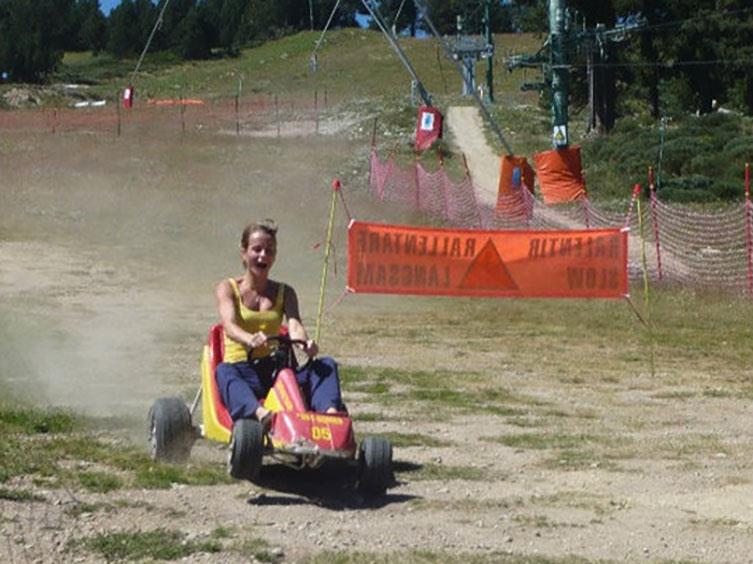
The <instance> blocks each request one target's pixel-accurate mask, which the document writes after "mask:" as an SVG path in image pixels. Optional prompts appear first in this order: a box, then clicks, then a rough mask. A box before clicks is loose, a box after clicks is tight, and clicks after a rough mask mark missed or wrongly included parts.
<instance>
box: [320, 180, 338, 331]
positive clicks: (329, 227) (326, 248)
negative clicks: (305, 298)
mask: <svg viewBox="0 0 753 564" xmlns="http://www.w3.org/2000/svg"><path fill="white" fill-rule="evenodd" d="M339 191H340V181H339V180H338V179H337V178H335V180H333V181H332V200H331V202H330V206H329V223H328V224H327V241H326V243H325V246H324V266H323V267H322V283H321V285H320V287H319V306H318V307H317V310H316V330H315V331H314V341H316V342H317V343H318V342H319V335H320V333H321V328H322V313H323V311H324V291H325V289H326V287H327V270H328V269H329V253H330V249H331V248H332V228H333V226H334V223H335V204H336V203H337V193H338V192H339Z"/></svg>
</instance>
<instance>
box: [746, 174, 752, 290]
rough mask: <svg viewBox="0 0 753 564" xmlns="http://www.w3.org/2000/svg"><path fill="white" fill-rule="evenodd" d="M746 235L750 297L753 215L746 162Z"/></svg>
mask: <svg viewBox="0 0 753 564" xmlns="http://www.w3.org/2000/svg"><path fill="white" fill-rule="evenodd" d="M745 236H746V246H747V247H748V297H753V217H751V209H750V163H745Z"/></svg>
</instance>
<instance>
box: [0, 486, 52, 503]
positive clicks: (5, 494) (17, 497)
mask: <svg viewBox="0 0 753 564" xmlns="http://www.w3.org/2000/svg"><path fill="white" fill-rule="evenodd" d="M0 499H4V500H6V501H46V498H45V497H44V496H43V495H40V494H37V493H34V492H30V491H29V490H16V489H9V488H0Z"/></svg>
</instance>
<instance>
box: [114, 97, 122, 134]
mask: <svg viewBox="0 0 753 564" xmlns="http://www.w3.org/2000/svg"><path fill="white" fill-rule="evenodd" d="M115 113H116V114H117V116H118V123H117V133H118V137H120V130H121V116H120V92H116V93H115Z"/></svg>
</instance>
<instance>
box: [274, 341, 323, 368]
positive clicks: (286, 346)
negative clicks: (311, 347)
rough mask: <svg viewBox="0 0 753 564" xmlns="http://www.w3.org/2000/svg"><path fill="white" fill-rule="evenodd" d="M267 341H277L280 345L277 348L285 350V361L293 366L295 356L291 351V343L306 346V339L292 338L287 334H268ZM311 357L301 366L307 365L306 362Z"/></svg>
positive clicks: (307, 362)
mask: <svg viewBox="0 0 753 564" xmlns="http://www.w3.org/2000/svg"><path fill="white" fill-rule="evenodd" d="M267 343H277V344H279V345H281V346H280V347H278V350H281V351H285V352H284V354H285V357H284V360H285V362H286V363H287V364H288V365H289V366H291V367H293V368H294V367H295V356H294V353H293V349H292V345H301V346H304V347H305V346H306V341H305V340H303V339H292V338H290V337H288V336H287V335H270V336H268V337H267ZM311 360H312V359H311V358H309V359H308V360H307V361H306V363H305V364H304V365H303V368H305V367H306V366H308V364H309V363H310V362H311Z"/></svg>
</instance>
